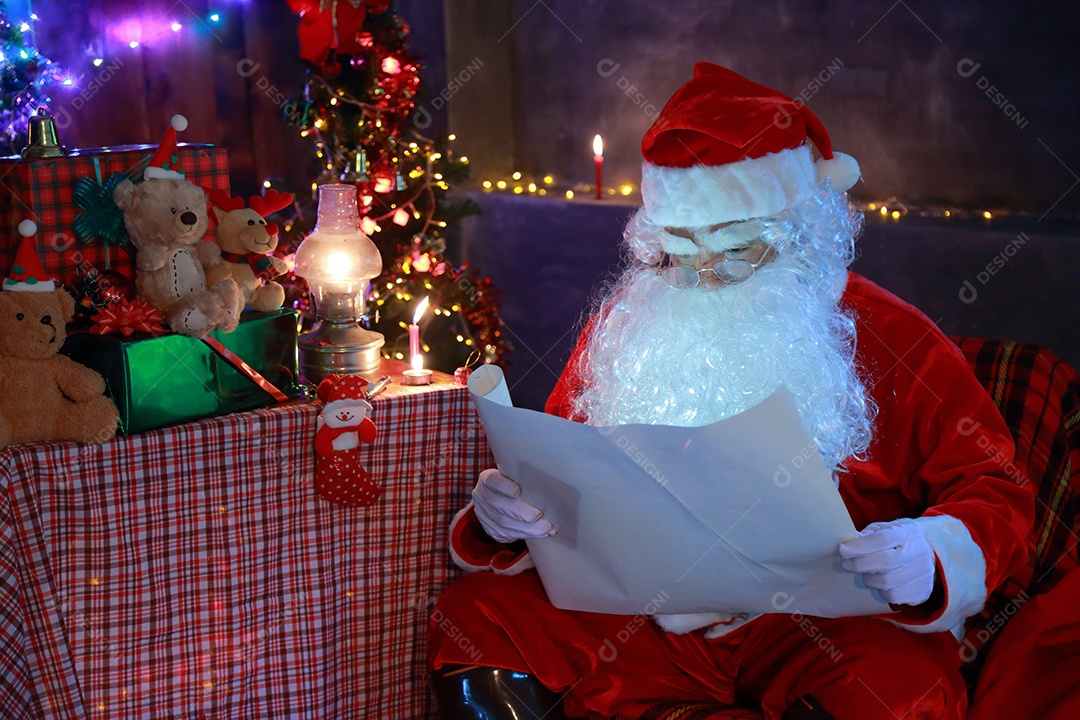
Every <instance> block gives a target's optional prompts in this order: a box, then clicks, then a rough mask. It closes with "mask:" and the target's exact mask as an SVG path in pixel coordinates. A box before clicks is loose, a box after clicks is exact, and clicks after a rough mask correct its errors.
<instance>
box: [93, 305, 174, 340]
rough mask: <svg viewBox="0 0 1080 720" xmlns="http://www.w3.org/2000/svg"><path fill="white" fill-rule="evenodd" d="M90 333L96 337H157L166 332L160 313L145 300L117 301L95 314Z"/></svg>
mask: <svg viewBox="0 0 1080 720" xmlns="http://www.w3.org/2000/svg"><path fill="white" fill-rule="evenodd" d="M91 320H93V321H94V324H93V326H92V327H91V328H90V332H92V333H94V334H95V335H123V336H124V337H129V336H131V335H134V334H136V333H139V334H146V335H157V334H159V333H163V332H165V326H164V324H163V323H162V321H161V313H159V312H158V311H157V310H156V309H154V307H153V306H152V305H150V303H148V302H146V301H145V300H117V301H116V302H113V303H110V304H108V305H106V306H105V307H103V308H101V309H100V310H98V311H97V312H96V313H94V316H93V317H92V318H91Z"/></svg>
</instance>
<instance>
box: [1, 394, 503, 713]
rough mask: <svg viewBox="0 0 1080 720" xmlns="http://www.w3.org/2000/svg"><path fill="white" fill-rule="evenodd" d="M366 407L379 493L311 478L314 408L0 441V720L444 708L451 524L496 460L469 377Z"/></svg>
mask: <svg viewBox="0 0 1080 720" xmlns="http://www.w3.org/2000/svg"><path fill="white" fill-rule="evenodd" d="M374 406H375V407H374V411H373V413H372V418H373V419H374V420H375V422H376V424H377V426H378V431H379V434H378V437H377V439H376V441H375V442H374V443H373V444H371V445H366V446H364V449H363V452H364V453H365V458H366V467H367V468H368V469H369V470H370V471H371V473H372V475H373V476H374V477H375V478H377V479H378V480H379V481H381V482H382V483H383V484H384V486H385V487H386V493H385V494H384V496H383V498H382V499H381V500H380V501H379V503H378V504H376V505H375V506H373V507H371V508H345V507H341V506H335V505H331V504H330V503H328V502H326V501H325V500H322V499H320V498H318V497H317V496H316V495H315V494H314V491H313V487H312V476H313V464H314V454H313V439H314V434H315V420H316V416H317V414H318V410H319V406H318V405H314V404H309V403H294V404H290V405H285V406H281V407H277V408H272V409H267V410H259V411H254V412H249V413H241V414H236V415H230V416H226V417H222V418H215V419H212V420H205V421H202V422H199V423H193V424H189V425H182V426H179V427H174V428H167V429H163V430H159V431H155V432H150V433H145V434H141V435H135V436H132V437H128V438H121V439H117V440H115V441H112V442H109V443H107V444H105V445H101V446H79V445H75V444H71V443H51V444H38V445H23V446H17V447H14V448H8V449H7V450H4V451H0V671H2V672H0V717H3V718H6V719H7V720H16V719H21V718H45V717H48V718H102V719H103V720H104V719H106V718H115V719H116V720H121V719H123V720H134V719H136V718H147V719H149V718H170V719H174V720H182V719H183V720H195V719H196V718H200V719H202V718H205V720H226V719H229V720H232V719H239V718H243V719H250V720H272V719H274V718H310V719H311V720H327V719H329V718H340V719H345V718H364V719H366V718H402V719H408V720H414V719H416V718H424V717H429V716H431V715H432V708H431V706H430V703H429V700H428V696H427V693H426V692H425V690H424V685H423V671H424V663H425V628H426V623H427V620H428V617H429V615H430V612H431V606H432V604H433V603H434V598H435V596H436V595H437V594H438V593H439V592H440V591H441V590H442V588H443V587H445V586H446V585H447V584H448V583H449V581H450V580H452V579H453V578H454V577H455V576H456V574H457V572H456V571H455V570H454V569H453V567H452V563H451V561H450V559H449V555H448V553H447V551H446V530H447V526H448V523H449V520H450V518H451V516H452V514H453V512H454V511H456V510H457V509H459V508H460V507H461V506H462V505H464V503H465V502H466V496H467V492H468V490H469V488H470V487H471V485H472V483H473V482H474V481H475V478H476V474H477V472H478V471H479V470H481V469H483V468H485V467H491V466H492V463H493V461H492V459H491V456H490V452H489V450H488V447H487V443H486V441H485V439H484V435H483V431H482V429H481V427H480V424H479V421H478V420H477V419H476V417H475V415H474V413H473V410H472V408H471V406H470V404H469V400H468V396H467V392H466V390H465V389H464V388H460V387H453V386H447V385H443V386H437V387H432V388H427V389H417V390H405V389H399V390H397V391H396V392H395V391H391V392H388V393H386V394H385V395H383V396H380V397H378V398H377V399H376V400H375V403H374Z"/></svg>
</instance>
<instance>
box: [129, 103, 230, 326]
mask: <svg viewBox="0 0 1080 720" xmlns="http://www.w3.org/2000/svg"><path fill="white" fill-rule="evenodd" d="M185 127H187V120H185V119H184V118H183V116H182V115H175V116H173V126H172V127H171V128H169V130H168V132H166V134H165V139H164V140H162V141H161V145H160V147H159V148H158V152H157V154H156V155H155V156H154V159H153V160H151V162H150V165H149V166H148V167H147V168H146V172H145V175H144V177H145V180H144V181H143V182H142V183H140V184H138V185H135V184H134V183H132V182H131V181H130V180H124V181H122V182H121V183H120V184H119V185H117V186H116V190H115V192H114V193H113V199H114V200H115V201H116V205H117V207H119V208H120V209H121V210H122V211H123V213H124V225H125V226H126V227H127V231H128V236H129V237H130V238H131V242H132V244H134V245H135V249H136V255H135V267H136V273H135V287H136V290H137V291H138V295H139V297H140V298H142V299H143V300H146V301H147V302H149V303H150V304H151V305H153V306H154V307H155V308H157V309H158V310H159V311H160V312H161V314H162V316H163V317H164V318H165V322H166V323H167V324H168V326H169V328H170V329H172V330H173V332H178V333H182V334H184V335H190V336H192V337H203V336H204V335H206V334H207V333H209V332H210V331H211V330H215V329H219V328H220V329H221V330H224V331H225V332H232V331H233V330H235V329H236V324H237V323H238V322H239V321H240V313H241V312H242V311H243V309H244V298H243V296H242V295H241V293H240V288H239V287H237V285H236V283H235V282H234V281H233V280H231V279H225V280H222V281H220V282H217V283H214V284H213V285H211V286H210V287H209V288H208V287H207V285H206V275H205V274H204V272H203V267H202V262H201V257H202V253H204V252H205V251H204V249H203V248H204V247H205V246H207V245H208V243H203V242H201V240H202V236H203V234H204V233H205V232H206V227H207V224H208V223H209V219H208V217H207V214H206V194H205V193H204V192H203V191H202V189H201V188H199V187H196V186H195V185H193V184H191V183H190V182H188V181H187V180H185V179H184V174H183V173H184V171H183V167H181V165H180V159H179V155H178V154H177V149H176V130H177V129H180V130H183V129H184V128H185Z"/></svg>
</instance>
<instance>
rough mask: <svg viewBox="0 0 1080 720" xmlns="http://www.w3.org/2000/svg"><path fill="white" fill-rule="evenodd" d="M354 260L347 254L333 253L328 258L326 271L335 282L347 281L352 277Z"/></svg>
mask: <svg viewBox="0 0 1080 720" xmlns="http://www.w3.org/2000/svg"><path fill="white" fill-rule="evenodd" d="M352 269H353V259H352V256H351V255H349V253H346V252H341V251H337V252H332V253H330V254H329V255H327V256H326V270H327V272H328V273H329V275H330V277H331V278H332V279H333V280H347V279H348V278H349V277H351V276H352Z"/></svg>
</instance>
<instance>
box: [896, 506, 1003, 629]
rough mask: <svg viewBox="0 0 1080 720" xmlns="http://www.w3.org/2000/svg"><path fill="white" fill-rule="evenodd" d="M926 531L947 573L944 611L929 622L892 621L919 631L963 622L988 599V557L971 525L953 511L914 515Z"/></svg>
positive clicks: (943, 627) (920, 527)
mask: <svg viewBox="0 0 1080 720" xmlns="http://www.w3.org/2000/svg"><path fill="white" fill-rule="evenodd" d="M908 522H912V523H915V524H917V525H918V526H919V529H921V530H922V531H923V534H924V535H925V536H926V539H927V541H928V542H929V543H930V547H931V548H933V550H934V555H935V556H937V561H938V563H940V565H941V572H942V574H943V575H944V576H945V577H943V578H942V580H943V581H944V583H945V598H946V600H945V608H944V611H943V612H942V613H941V614H940V615H939V616H938V617H937V618H935V619H934V620H933V621H932V622H929V623H922V624H919V623H909V622H903V621H890V622H893V623H894V624H896V625H899V626H900V627H903V628H906V629H908V630H911V631H912V632H917V633H933V632H943V631H945V630H954V631H955V628H957V627H958V626H962V625H963V623H964V620H966V619H967V618H969V617H971V616H972V615H975V614H976V613H978V612H979V611H980V610H982V607H983V604H984V603H985V602H986V595H987V590H986V557H985V556H984V555H983V551H982V548H980V547H979V546H978V544H977V543H976V542H975V541H974V540H973V539H972V537H971V533H970V532H968V529H967V526H966V525H964V523H963V522H962V521H960V520H957V519H956V518H954V517H950V516H949V515H932V516H927V517H920V518H914V519H912V520H908Z"/></svg>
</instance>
